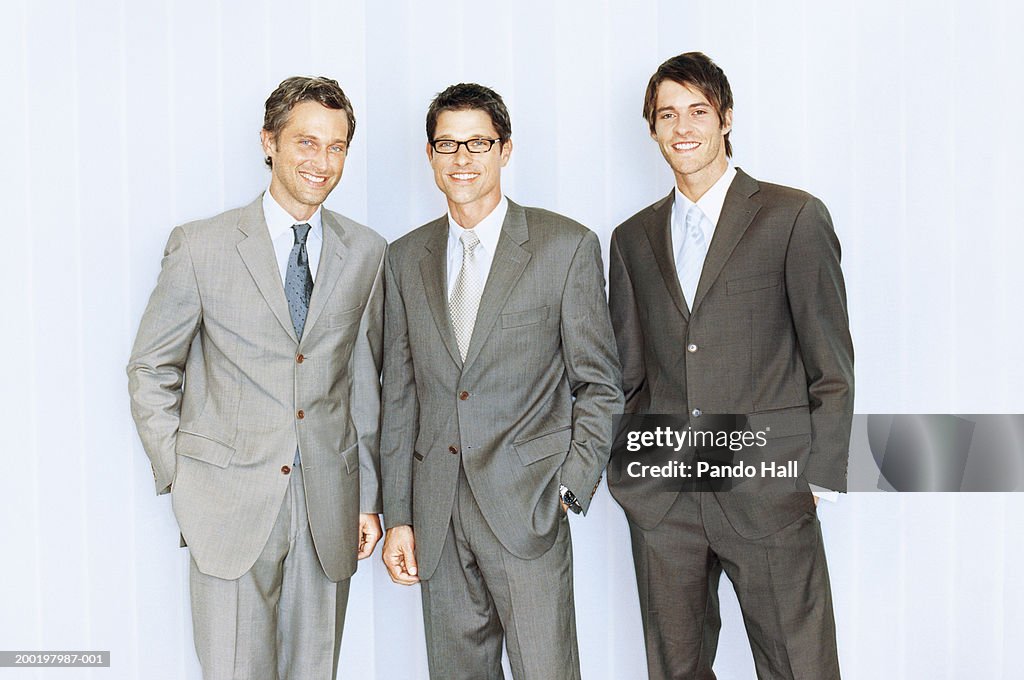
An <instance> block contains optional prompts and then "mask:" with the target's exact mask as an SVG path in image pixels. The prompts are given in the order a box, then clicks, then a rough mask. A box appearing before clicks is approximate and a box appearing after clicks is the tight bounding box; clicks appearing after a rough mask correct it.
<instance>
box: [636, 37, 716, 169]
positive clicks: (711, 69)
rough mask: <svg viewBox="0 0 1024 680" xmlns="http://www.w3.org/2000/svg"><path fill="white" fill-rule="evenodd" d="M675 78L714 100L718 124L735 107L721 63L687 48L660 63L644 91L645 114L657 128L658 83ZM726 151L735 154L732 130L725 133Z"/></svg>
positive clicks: (709, 99) (651, 124) (712, 101)
mask: <svg viewBox="0 0 1024 680" xmlns="http://www.w3.org/2000/svg"><path fill="white" fill-rule="evenodd" d="M665 80H672V81H674V82H677V83H679V84H680V85H687V86H689V87H692V88H694V89H696V90H698V91H700V93H701V94H703V95H704V96H705V97H707V99H708V101H709V102H711V106H712V107H714V109H715V113H717V114H718V122H719V125H724V124H725V112H726V111H728V110H730V109H731V108H732V88H730V87H729V79H728V78H726V77H725V72H724V71H722V69H721V68H719V66H718V64H716V63H715V62H713V61H711V58H710V57H708V56H707V55H706V54H704V53H703V52H687V53H685V54H680V55H678V56H675V57H672V58H671V59H669V60H668V61H666V62H665V63H664V64H662V65H661V66H659V67H658V70H657V71H655V72H654V75H653V76H651V79H650V81H648V83H647V92H646V93H645V94H644V118H646V119H647V124H648V125H650V127H651V132H654V122H655V119H654V106H655V102H656V101H657V98H658V86H659V85H661V83H662V81H665ZM725 155H726V156H729V157H730V158H731V157H732V143H731V142H730V141H729V133H728V132H726V133H725Z"/></svg>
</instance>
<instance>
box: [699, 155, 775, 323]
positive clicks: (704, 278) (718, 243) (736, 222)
mask: <svg viewBox="0 0 1024 680" xmlns="http://www.w3.org/2000/svg"><path fill="white" fill-rule="evenodd" d="M758 190H759V187H758V185H757V182H756V181H755V180H754V179H753V178H752V177H751V176H750V175H748V174H747V173H745V172H743V171H742V170H740V169H739V168H736V178H735V179H733V181H732V185H731V186H730V187H729V191H728V192H727V193H726V195H725V203H724V204H723V205H722V214H721V215H719V217H718V225H717V226H715V235H714V236H713V237H712V238H711V245H709V246H708V254H707V256H706V257H705V258H704V268H703V269H702V270H701V273H700V282H699V283H698V284H697V294H696V295H694V300H693V305H692V310H693V311H696V310H697V307H699V306H700V303H701V300H703V299H704V296H705V295H706V294H707V292H708V290H709V289H710V288H711V286H713V285H714V283H715V280H716V279H717V278H718V275H719V274H721V273H722V267H724V266H725V263H726V262H728V261H729V257H730V256H731V255H732V251H733V250H735V249H736V244H737V243H739V242H740V239H741V238H743V234H744V233H745V232H746V231H747V227H749V226H750V223H751V222H752V221H753V220H754V216H755V215H756V214H757V211H758V210H760V208H761V204H760V203H759V202H758V201H756V200H754V199H753V198H752V197H753V196H754V194H756V193H757V192H758Z"/></svg>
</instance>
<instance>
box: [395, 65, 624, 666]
mask: <svg viewBox="0 0 1024 680" xmlns="http://www.w3.org/2000/svg"><path fill="white" fill-rule="evenodd" d="M427 140H428V141H427V149H426V150H427V157H428V159H429V160H430V164H431V167H432V168H433V170H434V179H435V181H436V182H437V185H438V187H439V188H440V189H441V191H442V192H444V194H445V197H446V198H447V200H448V214H447V215H445V216H444V217H441V218H439V219H437V220H434V221H433V222H430V223H428V224H426V225H424V226H422V227H420V228H419V229H416V230H415V231H413V232H411V233H410V234H408V235H406V236H404V237H403V238H401V239H399V240H398V241H396V242H395V243H394V244H392V245H391V247H390V248H389V251H388V252H389V254H388V260H387V271H386V273H385V278H386V281H387V284H386V290H387V295H386V305H385V331H384V337H385V354H384V378H383V383H384V416H383V423H384V429H383V433H382V442H381V464H382V471H383V476H384V520H385V523H386V525H387V527H388V531H387V536H386V538H385V544H384V551H383V557H384V562H385V564H386V565H387V568H388V570H389V572H390V574H391V578H392V579H393V580H394V581H396V582H397V583H401V584H407V585H408V584H413V583H416V582H419V583H420V585H421V593H422V597H423V615H424V624H425V626H426V637H427V653H428V657H429V665H430V676H431V677H432V678H434V679H435V680H457V679H459V678H465V679H466V680H484V679H494V678H501V677H503V674H502V670H501V649H502V641H503V638H504V641H505V645H506V648H507V651H508V655H509V660H510V662H511V665H512V671H513V675H514V676H515V677H516V678H517V679H519V680H526V679H541V678H554V677H558V678H578V677H579V658H578V652H577V644H576V623H575V613H574V605H573V594H572V552H571V544H570V538H569V522H568V519H567V517H566V509H567V508H568V509H571V510H573V511H574V512H585V511H586V510H587V508H588V506H589V503H590V498H591V496H592V494H593V490H594V489H595V488H596V485H597V483H598V481H599V479H600V475H601V472H602V470H603V468H604V466H605V463H606V462H607V459H608V454H609V450H610V444H611V441H610V437H611V421H612V416H613V414H614V413H615V412H617V411H618V410H619V409H620V408H621V404H622V399H621V398H622V395H621V391H620V389H619V369H618V361H617V360H616V357H615V341H614V337H613V334H612V329H611V323H610V320H609V315H608V309H607V305H606V303H605V296H604V273H603V268H602V265H601V251H600V245H599V243H598V239H597V236H596V235H595V234H594V233H593V232H591V231H589V230H587V229H586V228H584V227H583V226H581V225H579V224H577V223H575V222H573V221H571V220H569V219H567V218H565V217H562V216H560V215H556V214H554V213H550V212H547V211H545V210H539V209H536V208H523V207H521V206H519V205H516V204H515V203H513V202H512V201H509V200H508V199H506V198H505V197H504V196H503V195H502V193H501V185H500V177H501V168H502V167H504V166H505V165H506V164H507V163H508V160H509V156H510V155H511V153H512V140H511V123H510V121H509V116H508V111H507V110H506V108H505V104H504V102H503V101H502V99H501V97H500V96H499V95H498V94H497V93H496V92H494V91H493V90H490V89H488V88H486V87H482V86H480V85H475V84H460V85H453V86H451V87H449V88H448V89H446V90H445V91H444V92H441V93H440V94H438V95H437V97H436V98H435V99H434V101H433V102H432V103H431V105H430V109H429V111H428V113H427Z"/></svg>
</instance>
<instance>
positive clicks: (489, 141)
mask: <svg viewBox="0 0 1024 680" xmlns="http://www.w3.org/2000/svg"><path fill="white" fill-rule="evenodd" d="M442 142H447V143H448V144H454V145H455V148H454V149H453V150H452V151H442V150H441V149H439V148H437V145H438V144H440V143H442ZM477 142H487V148H486V149H480V150H478V151H473V149H471V148H470V147H469V145H470V144H475V143H477ZM495 142H499V143H500V142H501V138H500V137H499V138H497V139H482V138H480V137H474V138H473V139H467V140H465V141H462V142H459V141H456V140H454V139H433V140H431V141H430V147H431V148H432V149H433V150H434V151H436V152H437V153H440V154H444V155H446V156H450V155H452V154H456V153H458V152H459V147H460V146H463V145H465V147H466V151H468V152H469V153H489V152H490V150H491V149H493V148H494V144H495Z"/></svg>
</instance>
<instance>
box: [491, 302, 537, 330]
mask: <svg viewBox="0 0 1024 680" xmlns="http://www.w3.org/2000/svg"><path fill="white" fill-rule="evenodd" d="M547 318H548V307H547V305H545V306H543V307H537V308H535V309H527V310H524V311H522V312H508V313H507V314H502V315H501V327H502V328H516V327H518V326H529V325H531V324H535V323H540V322H541V321H544V320H546V319H547Z"/></svg>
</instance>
